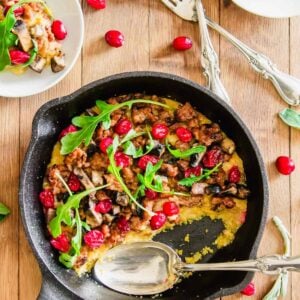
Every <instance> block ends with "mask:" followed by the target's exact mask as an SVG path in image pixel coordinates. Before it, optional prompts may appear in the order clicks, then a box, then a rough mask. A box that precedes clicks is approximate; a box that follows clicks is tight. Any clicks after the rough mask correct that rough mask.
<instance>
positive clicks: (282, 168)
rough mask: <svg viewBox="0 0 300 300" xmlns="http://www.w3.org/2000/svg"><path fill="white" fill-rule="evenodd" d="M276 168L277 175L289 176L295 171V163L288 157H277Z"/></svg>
mask: <svg viewBox="0 0 300 300" xmlns="http://www.w3.org/2000/svg"><path fill="white" fill-rule="evenodd" d="M276 167H277V170H278V172H279V173H281V174H283V175H290V174H291V173H292V172H293V171H294V170H295V163H294V161H293V159H292V158H290V157H288V156H279V157H278V158H277V159H276Z"/></svg>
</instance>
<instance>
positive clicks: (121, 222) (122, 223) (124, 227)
mask: <svg viewBox="0 0 300 300" xmlns="http://www.w3.org/2000/svg"><path fill="white" fill-rule="evenodd" d="M117 227H118V228H119V230H120V231H121V232H122V233H126V232H128V231H129V230H130V225H129V223H128V221H127V220H126V218H125V217H123V216H121V217H120V218H119V219H118V222H117Z"/></svg>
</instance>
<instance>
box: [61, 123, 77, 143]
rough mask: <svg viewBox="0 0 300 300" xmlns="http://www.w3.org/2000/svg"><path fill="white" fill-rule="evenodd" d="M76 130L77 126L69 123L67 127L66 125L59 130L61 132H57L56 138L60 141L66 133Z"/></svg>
mask: <svg viewBox="0 0 300 300" xmlns="http://www.w3.org/2000/svg"><path fill="white" fill-rule="evenodd" d="M75 131H77V127H75V126H74V125H69V126H68V127H66V128H65V129H63V130H62V131H61V133H60V134H59V137H58V140H59V141H60V140H61V139H62V138H63V137H64V136H65V135H67V134H68V133H71V132H75Z"/></svg>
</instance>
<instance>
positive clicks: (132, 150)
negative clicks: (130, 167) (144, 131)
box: [123, 141, 144, 158]
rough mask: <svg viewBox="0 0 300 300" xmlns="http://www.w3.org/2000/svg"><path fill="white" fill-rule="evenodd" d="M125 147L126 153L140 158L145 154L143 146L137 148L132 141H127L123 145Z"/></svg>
mask: <svg viewBox="0 0 300 300" xmlns="http://www.w3.org/2000/svg"><path fill="white" fill-rule="evenodd" d="M123 149H124V153H125V154H127V155H131V156H132V157H133V158H138V157H140V156H143V155H144V153H143V149H142V148H138V149H137V148H136V147H135V146H134V144H133V143H132V142H131V141H127V142H126V143H125V144H124V145H123Z"/></svg>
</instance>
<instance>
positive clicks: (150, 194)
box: [145, 189, 158, 200]
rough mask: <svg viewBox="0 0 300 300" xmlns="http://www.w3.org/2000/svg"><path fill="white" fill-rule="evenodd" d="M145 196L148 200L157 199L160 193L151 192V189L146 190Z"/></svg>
mask: <svg viewBox="0 0 300 300" xmlns="http://www.w3.org/2000/svg"><path fill="white" fill-rule="evenodd" d="M145 196H146V197H147V198H148V199H152V200H153V199H156V198H157V197H158V193H157V192H155V191H153V190H151V189H146V190H145Z"/></svg>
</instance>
